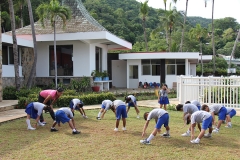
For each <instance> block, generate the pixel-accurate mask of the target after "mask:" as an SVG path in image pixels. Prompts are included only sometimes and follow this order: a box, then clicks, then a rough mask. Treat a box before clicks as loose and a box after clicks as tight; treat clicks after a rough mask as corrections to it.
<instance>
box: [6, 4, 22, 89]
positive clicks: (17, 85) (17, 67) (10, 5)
mask: <svg viewBox="0 0 240 160" xmlns="http://www.w3.org/2000/svg"><path fill="white" fill-rule="evenodd" d="M8 5H9V12H10V17H11V28H12V39H13V54H14V71H15V85H16V89H17V90H19V89H20V80H19V66H18V46H17V36H16V32H15V16H14V8H13V1H12V0H8Z"/></svg>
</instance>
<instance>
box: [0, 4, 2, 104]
mask: <svg viewBox="0 0 240 160" xmlns="http://www.w3.org/2000/svg"><path fill="white" fill-rule="evenodd" d="M1 24H2V23H1V5H0V102H2V28H1V26H2V25H1Z"/></svg>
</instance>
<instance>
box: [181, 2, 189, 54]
mask: <svg viewBox="0 0 240 160" xmlns="http://www.w3.org/2000/svg"><path fill="white" fill-rule="evenodd" d="M187 9H188V0H186V9H185V13H184V21H183V28H182V37H181V44H180V52H182V51H183V50H182V48H183V41H184V30H185V25H186V18H187Z"/></svg>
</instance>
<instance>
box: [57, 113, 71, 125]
mask: <svg viewBox="0 0 240 160" xmlns="http://www.w3.org/2000/svg"><path fill="white" fill-rule="evenodd" d="M55 116H56V122H57V123H60V122H62V123H65V122H69V121H70V118H68V116H67V115H66V114H65V112H64V111H61V110H58V111H57V112H56V113H55Z"/></svg>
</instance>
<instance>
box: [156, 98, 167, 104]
mask: <svg viewBox="0 0 240 160" xmlns="http://www.w3.org/2000/svg"><path fill="white" fill-rule="evenodd" d="M158 103H159V104H169V100H168V97H160V99H159V100H158Z"/></svg>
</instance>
